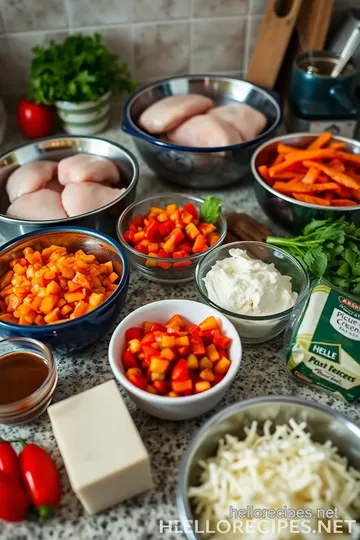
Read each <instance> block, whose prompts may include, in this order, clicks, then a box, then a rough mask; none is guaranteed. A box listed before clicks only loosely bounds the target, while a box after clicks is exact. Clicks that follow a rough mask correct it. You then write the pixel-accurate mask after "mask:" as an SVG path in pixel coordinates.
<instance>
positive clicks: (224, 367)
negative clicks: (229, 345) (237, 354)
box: [213, 356, 231, 375]
mask: <svg viewBox="0 0 360 540" xmlns="http://www.w3.org/2000/svg"><path fill="white" fill-rule="evenodd" d="M230 365H231V362H230V360H229V359H228V358H225V357H224V356H222V357H221V358H220V360H218V361H217V362H216V364H215V365H214V368H213V369H214V372H215V373H220V374H222V375H223V374H224V373H226V372H227V371H228V370H229V367H230Z"/></svg>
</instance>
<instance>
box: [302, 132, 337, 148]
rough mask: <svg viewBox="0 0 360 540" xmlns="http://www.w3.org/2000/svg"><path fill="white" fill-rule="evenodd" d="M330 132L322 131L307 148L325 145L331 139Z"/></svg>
mask: <svg viewBox="0 0 360 540" xmlns="http://www.w3.org/2000/svg"><path fill="white" fill-rule="evenodd" d="M331 138H332V133H331V131H324V133H322V134H321V135H319V137H317V138H316V139H315V140H314V141H313V142H312V143H311V144H309V146H308V150H317V149H319V148H322V147H323V146H325V145H326V144H327V143H328V142H329V141H331Z"/></svg>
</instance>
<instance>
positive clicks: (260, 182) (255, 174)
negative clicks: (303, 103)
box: [250, 132, 360, 212]
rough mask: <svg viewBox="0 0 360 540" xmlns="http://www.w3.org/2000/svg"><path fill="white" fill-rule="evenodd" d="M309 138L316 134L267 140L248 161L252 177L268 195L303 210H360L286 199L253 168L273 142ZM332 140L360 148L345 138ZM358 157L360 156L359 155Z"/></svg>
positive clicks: (359, 207) (283, 136)
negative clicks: (262, 152) (261, 153)
mask: <svg viewBox="0 0 360 540" xmlns="http://www.w3.org/2000/svg"><path fill="white" fill-rule="evenodd" d="M305 136H306V137H309V136H313V137H314V138H316V137H317V136H318V135H316V134H313V133H307V132H301V133H288V134H287V135H280V136H279V137H273V138H272V139H268V140H267V141H266V142H264V143H263V144H262V145H261V146H259V147H258V148H257V149H256V150H255V151H254V153H253V155H252V157H251V161H250V166H251V172H252V174H253V175H254V177H255V180H256V181H257V182H258V183H259V184H260V185H261V186H262V187H264V188H265V189H266V190H267V191H269V192H270V193H272V194H273V195H276V196H277V197H279V198H280V199H282V200H283V201H288V202H290V203H292V204H296V205H297V206H303V207H305V208H314V209H316V210H324V211H326V210H327V211H335V212H345V211H347V212H353V211H354V210H360V204H358V205H356V206H321V205H320V204H310V203H305V202H302V201H298V200H297V199H293V198H292V197H288V196H287V195H283V194H282V193H280V192H279V191H276V190H275V189H273V188H272V187H271V186H269V185H268V184H267V183H266V182H265V181H264V180H263V179H262V178H261V176H260V175H259V173H258V172H257V170H256V167H255V161H256V159H257V157H258V155H259V154H260V152H261V151H262V150H264V149H265V148H266V147H267V146H270V145H271V144H274V143H275V142H282V141H286V140H288V139H291V138H293V137H305ZM334 139H335V140H336V141H340V142H344V143H347V144H354V143H358V144H359V148H360V142H359V141H356V140H355V139H348V138H346V137H340V136H337V135H334ZM359 155H360V154H359Z"/></svg>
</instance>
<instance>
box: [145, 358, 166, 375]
mask: <svg viewBox="0 0 360 540" xmlns="http://www.w3.org/2000/svg"><path fill="white" fill-rule="evenodd" d="M169 364H170V362H169V361H168V360H163V359H162V358H157V357H156V356H153V357H152V358H151V361H150V367H149V369H150V371H152V372H154V373H165V371H166V370H167V368H168V367H169Z"/></svg>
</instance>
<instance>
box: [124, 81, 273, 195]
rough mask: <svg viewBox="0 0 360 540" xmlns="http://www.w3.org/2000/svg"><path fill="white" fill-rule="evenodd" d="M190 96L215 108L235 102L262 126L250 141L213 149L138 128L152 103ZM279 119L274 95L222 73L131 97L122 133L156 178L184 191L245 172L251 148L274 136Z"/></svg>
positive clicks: (233, 179) (236, 177)
mask: <svg viewBox="0 0 360 540" xmlns="http://www.w3.org/2000/svg"><path fill="white" fill-rule="evenodd" d="M189 93H195V94H202V95H205V96H208V97H210V98H211V99H213V100H214V102H215V104H216V105H225V104H230V103H236V102H238V103H246V104H248V105H251V106H252V107H254V108H255V109H258V110H259V111H261V112H262V113H263V114H264V115H265V116H266V118H267V120H268V122H267V125H266V128H265V130H264V131H263V132H262V133H261V134H260V135H258V136H257V137H256V138H255V139H253V140H252V141H249V142H245V143H242V144H236V145H232V146H223V147H216V148H193V147H187V146H180V145H176V144H172V143H169V142H165V141H162V140H160V139H157V138H156V137H153V136H151V135H149V134H148V133H146V132H145V131H143V130H142V129H140V128H139V126H138V123H137V122H138V119H139V117H140V115H141V113H142V112H143V111H144V110H145V109H147V108H148V107H149V106H150V105H152V103H155V102H156V101H159V100H160V99H162V98H164V97H167V96H173V95H182V94H189ZM281 120H282V113H281V107H280V105H279V103H278V101H277V99H276V97H275V96H274V95H273V94H272V93H270V92H269V91H267V90H265V89H263V88H261V87H260V86H256V85H255V84H252V83H250V82H247V81H243V80H241V79H235V78H232V77H225V76H221V75H206V74H203V75H182V76H179V77H173V78H171V79H162V80H159V81H156V82H154V83H152V84H149V85H147V86H145V87H144V88H141V89H140V90H138V91H137V92H136V93H135V94H133V95H132V96H131V97H130V98H129V99H128V100H127V102H126V104H125V108H124V116H123V123H122V129H123V130H124V131H125V133H127V134H129V135H131V136H132V137H134V141H135V144H136V146H137V148H138V150H139V152H140V154H141V156H142V158H143V159H144V161H145V162H146V163H147V165H148V166H149V167H150V168H151V169H152V170H153V171H154V172H155V173H156V174H157V175H158V176H159V177H161V178H163V179H165V180H168V181H169V182H173V183H175V184H178V185H181V186H185V187H200V188H221V187H223V186H227V185H230V184H233V183H234V182H237V181H238V180H240V179H241V178H242V177H243V176H245V175H246V174H247V173H248V172H249V170H250V159H251V156H252V154H253V152H254V150H255V149H256V148H257V147H258V146H259V145H260V144H262V143H263V142H264V141H266V140H267V139H269V138H270V137H273V136H274V135H275V130H276V128H277V127H278V126H279V124H280V122H281Z"/></svg>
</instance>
